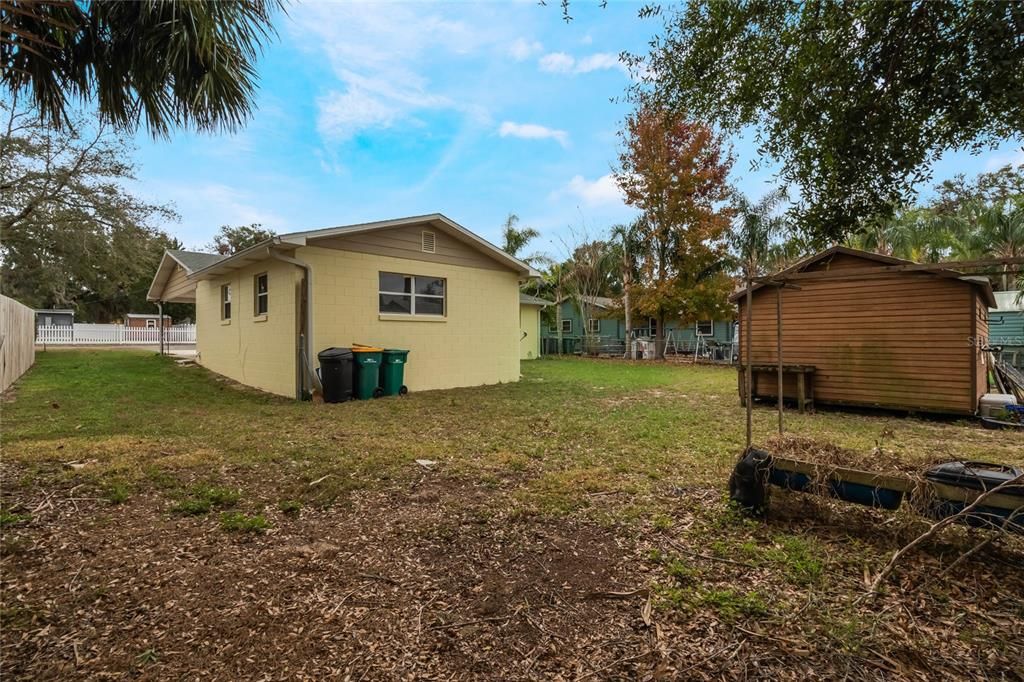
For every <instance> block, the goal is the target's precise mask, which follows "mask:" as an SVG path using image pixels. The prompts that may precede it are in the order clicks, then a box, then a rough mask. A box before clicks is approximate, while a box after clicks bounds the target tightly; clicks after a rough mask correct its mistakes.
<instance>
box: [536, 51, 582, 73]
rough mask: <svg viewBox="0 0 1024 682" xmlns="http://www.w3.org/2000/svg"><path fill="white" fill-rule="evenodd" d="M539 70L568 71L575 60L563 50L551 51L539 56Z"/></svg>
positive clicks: (551, 71) (550, 71)
mask: <svg viewBox="0 0 1024 682" xmlns="http://www.w3.org/2000/svg"><path fill="white" fill-rule="evenodd" d="M539 64H540V70H541V71H547V72H549V73H570V72H571V71H572V68H573V66H574V65H575V64H576V60H575V59H573V58H572V57H570V56H569V55H567V54H566V53H564V52H551V53H549V54H546V55H544V56H543V57H541V58H540V62H539Z"/></svg>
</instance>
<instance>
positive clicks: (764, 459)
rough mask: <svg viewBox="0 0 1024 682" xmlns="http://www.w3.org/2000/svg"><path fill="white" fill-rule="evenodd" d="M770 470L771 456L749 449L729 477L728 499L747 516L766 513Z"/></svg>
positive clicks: (761, 451)
mask: <svg viewBox="0 0 1024 682" xmlns="http://www.w3.org/2000/svg"><path fill="white" fill-rule="evenodd" d="M770 468H771V455H769V454H768V453H767V452H765V451H763V450H757V449H755V448H751V449H750V450H749V451H748V452H747V453H746V454H744V455H743V458H742V459H740V461H739V462H737V463H736V468H735V469H733V472H732V475H731V476H729V499H731V500H732V501H733V502H735V503H736V504H737V505H739V507H740V508H741V509H742V510H743V511H744V512H746V513H747V514H750V515H752V516H762V515H763V514H764V513H765V511H767V509H768V474H769V471H770Z"/></svg>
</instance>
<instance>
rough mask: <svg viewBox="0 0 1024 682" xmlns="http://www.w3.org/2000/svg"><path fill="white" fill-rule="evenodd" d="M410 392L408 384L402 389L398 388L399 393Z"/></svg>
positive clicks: (406, 393)
mask: <svg viewBox="0 0 1024 682" xmlns="http://www.w3.org/2000/svg"><path fill="white" fill-rule="evenodd" d="M408 394H409V387H408V386H402V387H401V388H400V389H398V395H408Z"/></svg>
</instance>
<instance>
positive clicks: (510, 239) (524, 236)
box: [501, 213, 540, 263]
mask: <svg viewBox="0 0 1024 682" xmlns="http://www.w3.org/2000/svg"><path fill="white" fill-rule="evenodd" d="M518 224H519V216H517V215H516V214H515V213H509V214H508V217H507V218H505V225H504V226H503V227H502V228H501V239H502V247H501V250H502V251H504V252H505V253H507V254H509V255H510V256H516V255H518V254H519V252H520V251H522V250H523V247H525V246H526V245H527V244H529V243H530V242H531V241H533V240H534V239H536V238H537V237H539V236H540V232H538V231H537V230H535V229H533V228H532V227H524V228H522V229H519V228H517V227H516V225H518ZM536 257H537V256H536V254H535V255H531V256H527V257H526V258H524V259H523V260H525V261H526V262H528V263H529V262H530V261H531V260H532V259H535V258H536Z"/></svg>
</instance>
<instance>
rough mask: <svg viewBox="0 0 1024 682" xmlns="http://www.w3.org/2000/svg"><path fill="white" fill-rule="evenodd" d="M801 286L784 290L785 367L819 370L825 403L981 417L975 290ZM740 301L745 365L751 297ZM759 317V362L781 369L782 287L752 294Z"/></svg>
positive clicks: (910, 281) (856, 283)
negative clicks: (778, 307) (779, 308)
mask: <svg viewBox="0 0 1024 682" xmlns="http://www.w3.org/2000/svg"><path fill="white" fill-rule="evenodd" d="M840 260H841V263H840V267H847V266H850V267H852V264H850V263H849V262H848V261H854V262H856V261H859V262H860V266H861V267H863V266H864V261H862V260H860V259H847V258H843V259H840ZM833 267H836V264H833ZM796 284H798V285H799V287H800V288H799V289H786V290H785V291H784V293H783V316H782V324H783V363H784V364H803V365H814V366H815V367H816V368H817V372H816V375H815V380H814V393H815V399H816V400H817V401H819V402H825V403H839V404H857V405H868V406H878V407H887V408H894V409H912V410H929V411H938V412H959V413H971V412H973V411H974V409H975V407H976V403H977V395H978V393H977V387H978V386H980V383H979V382H978V380H977V378H976V371H977V357H976V351H975V350H972V345H971V343H970V337H971V336H972V334H974V332H975V331H976V330H977V328H978V322H977V319H976V315H977V306H978V300H979V297H978V296H977V295H976V293H975V291H974V288H973V287H972V285H970V284H968V283H966V282H961V281H959V280H953V279H944V278H939V277H935V276H932V275H918V274H894V275H893V276H891V277H877V278H867V279H864V278H862V279H857V280H850V281H843V280H801V281H799V282H796ZM738 303H739V319H740V325H741V331H740V344H739V349H740V355H741V358H742V357H743V353H744V351H745V340H744V334H745V330H743V326H744V324H745V321H746V311H745V305H744V303H745V299H743V298H741V299H740V300H739V301H738ZM753 316H754V319H753V328H752V330H753V331H752V335H751V342H752V344H753V348H752V357H753V361H754V364H774V363H776V362H777V354H776V348H777V343H776V338H777V327H776V292H775V289H773V288H768V287H765V288H761V289H758V290H756V291H755V292H754V304H753ZM744 362H745V360H744ZM774 387H775V383H774V380H773V377H766V378H764V379H762V380H761V381H760V382H759V394H761V395H773V394H774ZM787 392H788V391H787Z"/></svg>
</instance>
